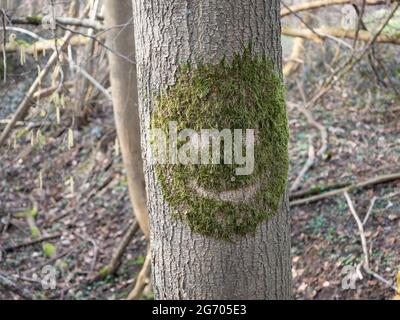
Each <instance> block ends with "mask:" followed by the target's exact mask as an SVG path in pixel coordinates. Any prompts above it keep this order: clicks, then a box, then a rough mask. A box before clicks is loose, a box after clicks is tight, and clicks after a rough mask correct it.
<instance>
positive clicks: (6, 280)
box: [0, 272, 35, 300]
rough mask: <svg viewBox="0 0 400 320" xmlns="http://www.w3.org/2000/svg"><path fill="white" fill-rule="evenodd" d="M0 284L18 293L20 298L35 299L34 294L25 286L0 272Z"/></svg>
mask: <svg viewBox="0 0 400 320" xmlns="http://www.w3.org/2000/svg"><path fill="white" fill-rule="evenodd" d="M0 286H3V287H4V288H6V289H7V290H10V291H11V292H14V293H15V294H17V295H19V296H20V297H21V298H24V299H27V300H35V296H34V295H33V293H31V292H30V291H29V290H28V289H26V288H25V287H23V286H21V285H19V284H17V283H16V282H15V281H14V280H12V279H11V278H10V277H9V276H8V275H6V274H4V273H2V272H0Z"/></svg>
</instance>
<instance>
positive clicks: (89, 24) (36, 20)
mask: <svg viewBox="0 0 400 320" xmlns="http://www.w3.org/2000/svg"><path fill="white" fill-rule="evenodd" d="M55 19H56V22H57V23H58V24H62V25H69V26H75V27H83V28H92V29H95V30H102V29H103V25H102V23H100V22H98V21H93V20H91V19H79V18H71V17H56V18H55ZM10 20H11V23H13V24H23V25H26V24H28V25H35V26H40V25H42V23H43V17H42V16H27V17H14V18H11V19H10Z"/></svg>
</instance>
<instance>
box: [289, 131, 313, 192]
mask: <svg viewBox="0 0 400 320" xmlns="http://www.w3.org/2000/svg"><path fill="white" fill-rule="evenodd" d="M308 143H309V145H308V158H307V161H306V163H305V164H304V166H303V168H302V169H301V171H300V173H299V175H298V176H297V178H296V180H295V181H294V182H293V184H292V186H291V187H290V191H295V190H297V189H298V188H299V186H300V183H301V181H302V180H303V177H304V176H305V174H306V173H307V171H308V170H309V169H310V168H311V167H312V166H313V165H314V162H315V149H314V146H313V141H312V138H310V139H309V142H308Z"/></svg>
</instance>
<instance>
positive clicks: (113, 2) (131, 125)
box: [105, 0, 149, 237]
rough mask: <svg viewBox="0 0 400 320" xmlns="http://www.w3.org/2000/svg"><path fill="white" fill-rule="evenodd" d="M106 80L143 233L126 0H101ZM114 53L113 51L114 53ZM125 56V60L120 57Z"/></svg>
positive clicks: (130, 27) (132, 45) (144, 217)
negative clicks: (108, 69)
mask: <svg viewBox="0 0 400 320" xmlns="http://www.w3.org/2000/svg"><path fill="white" fill-rule="evenodd" d="M105 10H106V11H105V16H106V24H107V26H108V27H109V28H110V29H109V31H108V32H107V42H108V45H109V46H110V47H111V48H112V49H113V51H114V52H111V51H109V53H108V54H109V61H110V81H111V90H112V97H113V105H114V115H115V123H116V128H117V134H118V139H119V143H120V146H121V152H122V157H123V161H124V165H125V168H126V171H127V178H128V186H129V195H130V198H131V202H132V207H133V211H134V214H135V216H136V219H137V221H138V223H139V225H140V228H141V229H142V231H143V233H144V234H145V236H146V237H148V235H149V223H148V213H147V206H146V192H145V184H144V175H143V161H142V155H141V146H140V123H139V111H138V94H137V78H136V65H134V64H131V63H130V62H129V60H134V57H135V41H134V30H133V23H132V4H131V1H130V0H106V1H105ZM115 52H116V53H118V55H117V54H115ZM122 57H127V58H129V60H126V59H123V58H122Z"/></svg>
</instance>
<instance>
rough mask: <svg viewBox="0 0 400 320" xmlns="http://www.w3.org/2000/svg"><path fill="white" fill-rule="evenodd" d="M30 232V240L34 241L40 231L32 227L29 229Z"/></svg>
mask: <svg viewBox="0 0 400 320" xmlns="http://www.w3.org/2000/svg"><path fill="white" fill-rule="evenodd" d="M30 231H31V237H32V238H34V239H36V238H39V237H40V230H39V228H38V227H35V226H32V227H31V228H30Z"/></svg>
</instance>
